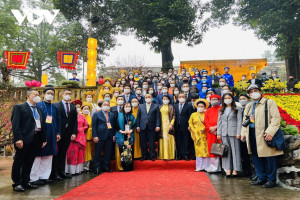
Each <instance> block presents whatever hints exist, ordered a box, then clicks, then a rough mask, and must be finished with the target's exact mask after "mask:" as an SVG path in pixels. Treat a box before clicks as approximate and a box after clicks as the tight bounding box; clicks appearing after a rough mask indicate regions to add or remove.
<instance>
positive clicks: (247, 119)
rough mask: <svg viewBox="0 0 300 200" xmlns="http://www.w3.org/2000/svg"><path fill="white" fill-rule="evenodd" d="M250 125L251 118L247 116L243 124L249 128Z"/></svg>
mask: <svg viewBox="0 0 300 200" xmlns="http://www.w3.org/2000/svg"><path fill="white" fill-rule="evenodd" d="M249 124H250V116H248V115H247V116H246V119H245V121H244V122H243V124H242V125H243V127H248V126H249Z"/></svg>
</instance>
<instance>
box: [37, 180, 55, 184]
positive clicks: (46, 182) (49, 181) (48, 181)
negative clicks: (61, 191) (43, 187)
mask: <svg viewBox="0 0 300 200" xmlns="http://www.w3.org/2000/svg"><path fill="white" fill-rule="evenodd" d="M40 181H43V182H44V183H45V184H48V183H53V181H52V180H50V179H40Z"/></svg>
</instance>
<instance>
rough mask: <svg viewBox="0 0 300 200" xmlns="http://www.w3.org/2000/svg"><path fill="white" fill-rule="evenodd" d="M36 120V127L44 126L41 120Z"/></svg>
mask: <svg viewBox="0 0 300 200" xmlns="http://www.w3.org/2000/svg"><path fill="white" fill-rule="evenodd" d="M35 122H36V128H42V126H41V121H40V120H36V121H35Z"/></svg>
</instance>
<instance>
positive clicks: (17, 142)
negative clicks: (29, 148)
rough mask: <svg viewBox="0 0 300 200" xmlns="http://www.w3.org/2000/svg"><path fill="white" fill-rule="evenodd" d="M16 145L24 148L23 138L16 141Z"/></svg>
mask: <svg viewBox="0 0 300 200" xmlns="http://www.w3.org/2000/svg"><path fill="white" fill-rule="evenodd" d="M16 146H17V147H18V148H19V149H22V148H23V140H18V141H16Z"/></svg>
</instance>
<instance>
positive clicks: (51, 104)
mask: <svg viewBox="0 0 300 200" xmlns="http://www.w3.org/2000/svg"><path fill="white" fill-rule="evenodd" d="M43 104H44V106H45V109H46V113H47V115H48V109H47V106H46V104H45V102H44V101H43ZM50 116H52V104H50Z"/></svg>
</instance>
